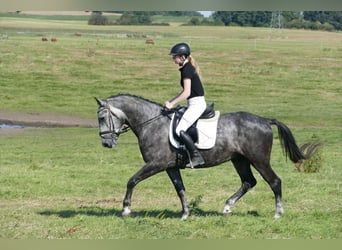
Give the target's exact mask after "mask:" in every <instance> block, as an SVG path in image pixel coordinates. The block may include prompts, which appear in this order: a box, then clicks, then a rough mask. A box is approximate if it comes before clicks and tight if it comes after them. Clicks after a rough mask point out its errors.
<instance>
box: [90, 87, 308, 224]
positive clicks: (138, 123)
mask: <svg viewBox="0 0 342 250" xmlns="http://www.w3.org/2000/svg"><path fill="white" fill-rule="evenodd" d="M96 101H97V103H98V121H99V130H100V132H99V134H100V137H101V141H102V145H103V146H104V147H108V148H112V147H113V146H116V145H117V143H118V138H119V135H120V134H121V133H123V132H126V131H127V130H128V129H131V130H132V131H133V133H134V134H135V135H136V136H137V138H138V142H139V147H140V151H141V154H142V157H143V160H144V162H145V163H146V164H145V165H144V166H143V167H142V168H141V169H140V170H139V171H138V172H137V173H136V174H134V175H133V176H132V177H131V178H130V179H129V180H128V183H127V190H126V194H125V197H124V200H123V212H122V215H123V216H128V215H130V213H131V209H130V207H131V199H132V193H133V189H134V187H135V186H136V185H137V184H138V183H139V182H141V181H143V180H145V179H146V178H149V177H150V176H153V175H155V174H157V173H160V172H162V171H166V173H167V174H168V176H169V178H170V180H171V181H172V183H173V185H174V187H175V189H176V191H177V194H178V196H179V198H180V201H181V204H182V216H181V219H182V220H185V219H187V218H188V216H189V215H190V211H189V205H188V202H187V199H186V195H185V187H184V184H183V181H182V177H181V172H180V168H179V167H178V166H177V164H176V156H177V150H176V149H175V148H173V147H172V145H171V144H170V143H169V139H168V133H169V126H170V119H169V118H168V117H167V116H165V115H163V114H162V112H161V111H162V109H163V107H162V105H161V104H158V103H156V102H153V101H150V100H147V99H144V98H141V97H138V96H134V95H130V94H119V95H115V96H111V97H108V98H107V99H105V100H101V99H98V98H96ZM271 125H276V126H277V128H278V134H279V139H280V142H281V146H282V148H283V150H284V152H285V154H286V157H289V158H290V160H291V161H292V162H294V163H296V162H299V161H301V160H303V159H308V158H310V157H311V156H312V155H313V154H314V150H313V149H312V148H311V150H309V151H310V152H311V153H310V154H309V153H306V154H304V152H303V151H302V150H301V149H300V148H299V147H298V146H297V144H296V141H295V139H294V137H293V135H292V133H291V131H290V129H289V128H288V127H287V126H286V125H285V124H283V123H282V122H280V121H278V120H276V119H269V118H263V117H260V116H257V115H254V114H251V113H247V112H234V113H226V114H223V115H221V116H220V118H219V121H218V127H217V139H216V143H215V146H214V147H213V148H212V149H207V150H201V154H202V156H203V158H204V160H205V164H204V165H203V166H200V167H201V168H206V167H213V166H217V165H219V164H221V163H223V162H227V161H232V163H233V165H234V167H235V169H236V171H237V173H238V174H239V176H240V179H241V187H240V188H239V189H238V190H237V191H236V192H235V193H234V194H233V195H232V196H231V197H230V198H228V199H227V201H226V204H225V206H224V209H223V214H224V215H228V214H230V213H231V212H232V210H231V208H232V207H233V206H234V204H235V203H236V202H237V201H238V200H239V199H240V198H241V197H242V196H243V195H244V194H245V193H246V192H247V191H248V190H250V189H251V188H253V187H254V186H255V185H256V183H257V181H256V179H255V178H254V176H253V174H252V171H251V166H253V167H254V168H255V169H256V170H257V171H258V172H259V173H260V175H261V176H262V177H263V178H264V180H265V181H266V182H267V183H268V184H269V186H270V188H271V189H272V191H273V193H274V196H275V203H276V210H275V218H279V217H280V216H282V214H283V213H284V209H283V205H282V190H281V180H280V178H279V177H278V176H277V175H276V174H275V172H274V171H273V170H272V168H271V165H270V157H271V150H272V142H273V132H272V128H271ZM306 147H308V146H306ZM312 147H314V146H313V145H312Z"/></svg>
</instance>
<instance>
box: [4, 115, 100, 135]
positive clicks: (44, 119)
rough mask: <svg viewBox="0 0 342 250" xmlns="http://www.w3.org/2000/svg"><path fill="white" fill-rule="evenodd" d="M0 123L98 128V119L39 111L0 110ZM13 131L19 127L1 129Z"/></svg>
mask: <svg viewBox="0 0 342 250" xmlns="http://www.w3.org/2000/svg"><path fill="white" fill-rule="evenodd" d="M0 124H9V125H22V126H30V127H82V128H96V127H97V126H98V125H97V120H96V119H85V118H79V117H75V116H66V115H57V114H50V113H37V112H11V111H1V110H0ZM0 130H1V133H2V134H3V133H4V132H5V133H6V131H7V132H8V133H13V132H15V131H16V130H18V129H0Z"/></svg>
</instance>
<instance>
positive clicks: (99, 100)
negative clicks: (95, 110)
mask: <svg viewBox="0 0 342 250" xmlns="http://www.w3.org/2000/svg"><path fill="white" fill-rule="evenodd" d="M95 100H96V102H97V104H98V105H99V106H100V107H101V106H105V102H104V101H102V100H101V99H99V98H97V97H95Z"/></svg>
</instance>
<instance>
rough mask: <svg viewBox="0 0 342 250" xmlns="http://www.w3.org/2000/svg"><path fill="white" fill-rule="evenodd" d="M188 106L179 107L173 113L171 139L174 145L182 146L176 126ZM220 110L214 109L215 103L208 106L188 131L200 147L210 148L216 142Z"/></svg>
mask: <svg viewBox="0 0 342 250" xmlns="http://www.w3.org/2000/svg"><path fill="white" fill-rule="evenodd" d="M185 111H186V107H179V108H177V109H176V111H175V112H174V113H173V115H172V118H171V123H170V129H169V140H170V143H171V145H172V146H174V147H175V148H180V147H181V145H180V142H179V138H178V136H177V134H176V127H177V125H178V123H179V121H180V119H181V118H182V116H183V114H184V112H185ZM219 117H220V112H219V111H215V110H214V103H211V104H210V105H208V106H207V108H206V109H205V111H204V112H203V113H202V115H201V116H200V117H199V118H198V120H197V121H196V122H195V123H194V124H193V125H192V126H191V127H190V128H189V129H188V130H187V131H186V132H187V133H188V135H190V136H191V138H192V140H193V141H194V144H195V146H196V147H197V148H198V149H210V148H212V147H213V146H214V145H215V142H216V130H217V123H218V119H219Z"/></svg>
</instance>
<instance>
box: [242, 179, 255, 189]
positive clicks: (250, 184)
mask: <svg viewBox="0 0 342 250" xmlns="http://www.w3.org/2000/svg"><path fill="white" fill-rule="evenodd" d="M256 184H257V180H256V179H255V178H254V177H253V178H249V179H248V180H245V181H244V182H243V185H244V186H246V189H247V190H248V189H251V188H253V187H254V186H255V185H256Z"/></svg>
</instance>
